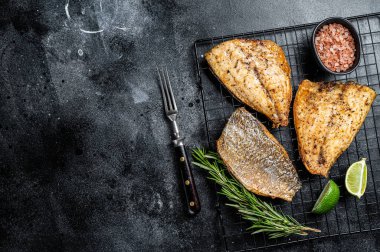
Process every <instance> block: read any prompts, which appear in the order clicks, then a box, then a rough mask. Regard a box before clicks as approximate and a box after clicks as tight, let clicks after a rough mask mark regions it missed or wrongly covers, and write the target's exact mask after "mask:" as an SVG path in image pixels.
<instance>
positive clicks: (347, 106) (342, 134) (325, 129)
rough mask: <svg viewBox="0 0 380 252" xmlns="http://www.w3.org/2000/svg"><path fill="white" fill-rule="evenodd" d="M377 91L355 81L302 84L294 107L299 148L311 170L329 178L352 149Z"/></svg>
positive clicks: (303, 159) (304, 161) (307, 166)
mask: <svg viewBox="0 0 380 252" xmlns="http://www.w3.org/2000/svg"><path fill="white" fill-rule="evenodd" d="M375 98H376V92H375V91H373V90H372V89H371V88H369V87H367V86H362V85H358V84H357V83H354V82H347V83H339V82H329V83H324V82H311V81H309V80H304V81H302V82H301V84H300V86H299V88H298V91H297V94H296V98H295V101H294V105H293V113H294V124H295V128H296V132H297V140H298V149H299V153H300V155H301V158H302V161H303V163H304V165H305V166H306V168H307V169H308V171H309V172H310V173H312V174H319V175H323V176H325V177H328V173H329V171H330V168H331V167H332V165H333V164H334V163H335V162H336V160H337V159H338V158H339V156H340V155H341V154H342V153H343V152H344V151H345V150H346V149H347V148H348V147H349V146H350V144H351V142H352V140H353V139H354V137H355V135H356V133H357V132H358V131H359V129H360V127H361V125H362V124H363V122H364V120H365V118H366V116H367V114H368V111H369V110H370V108H371V104H372V102H373V101H374V100H375Z"/></svg>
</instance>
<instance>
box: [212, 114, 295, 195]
mask: <svg viewBox="0 0 380 252" xmlns="http://www.w3.org/2000/svg"><path fill="white" fill-rule="evenodd" d="M217 150H218V153H219V155H220V157H221V158H222V160H223V162H224V163H225V165H226V167H227V169H228V171H229V172H230V173H231V174H232V175H233V176H234V177H235V178H236V179H237V180H239V181H240V183H241V184H242V185H243V186H244V187H245V188H247V190H249V191H251V192H253V193H255V194H258V195H262V196H267V197H271V198H281V199H284V200H287V201H291V200H292V198H293V196H294V195H295V193H296V192H297V191H298V190H299V189H300V188H301V182H300V180H299V178H298V174H297V172H296V169H295V168H294V166H293V164H292V162H291V161H290V159H289V156H288V154H287V153H286V150H285V149H284V148H283V147H282V145H281V144H280V143H279V142H278V141H277V140H276V138H275V137H274V136H273V135H272V134H271V133H270V132H269V131H268V130H267V129H266V128H265V126H264V125H262V124H261V123H260V122H259V121H258V120H257V119H256V118H255V117H254V116H253V115H252V114H251V113H249V112H248V111H247V110H246V109H245V108H238V109H237V110H236V111H235V112H234V113H233V114H232V116H231V117H230V119H229V120H228V123H227V125H226V126H225V128H224V130H223V133H222V135H221V137H220V138H219V139H218V141H217Z"/></svg>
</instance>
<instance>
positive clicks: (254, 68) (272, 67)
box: [205, 39, 292, 127]
mask: <svg viewBox="0 0 380 252" xmlns="http://www.w3.org/2000/svg"><path fill="white" fill-rule="evenodd" d="M205 58H206V60H207V62H208V64H209V66H210V68H211V70H212V72H213V73H214V74H215V75H216V77H217V78H218V79H219V80H220V82H221V83H222V84H223V85H224V86H225V87H226V88H227V89H228V90H229V91H230V92H231V93H232V95H233V96H234V97H235V98H237V99H238V100H240V101H241V102H242V103H244V104H246V105H248V106H249V107H251V108H252V109H254V110H256V111H258V112H260V113H262V114H264V115H266V116H267V117H268V118H269V119H270V120H271V121H272V122H273V127H278V126H279V125H281V126H286V125H288V116H289V108H290V102H291V100H292V86H291V84H290V67H289V64H288V62H287V61H286V58H285V54H284V52H283V50H282V49H281V47H280V46H278V45H277V44H276V43H274V42H273V41H270V40H249V39H233V40H229V41H226V42H223V43H221V44H219V45H217V46H215V47H213V48H212V49H211V50H210V51H209V52H207V53H206V54H205Z"/></svg>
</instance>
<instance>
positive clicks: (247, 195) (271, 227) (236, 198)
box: [192, 148, 320, 239]
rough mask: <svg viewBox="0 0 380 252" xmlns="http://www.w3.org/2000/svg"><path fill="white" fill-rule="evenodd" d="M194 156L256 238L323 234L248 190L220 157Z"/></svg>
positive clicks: (200, 152)
mask: <svg viewBox="0 0 380 252" xmlns="http://www.w3.org/2000/svg"><path fill="white" fill-rule="evenodd" d="M192 156H193V158H194V160H195V162H193V164H194V165H196V166H198V167H200V168H202V169H204V170H206V171H208V173H209V177H208V178H209V179H210V180H212V181H214V182H215V183H216V184H218V185H219V186H220V187H221V189H220V191H219V192H218V193H219V194H221V195H224V196H226V197H227V198H228V199H229V200H230V201H231V203H228V204H226V205H228V206H230V207H233V208H235V209H236V210H237V211H238V212H239V213H240V214H241V215H242V218H243V219H245V220H248V221H250V222H251V223H252V224H251V226H250V227H249V228H248V229H247V230H253V232H252V234H257V233H266V234H268V236H269V238H271V239H273V238H279V237H286V236H289V235H295V234H296V235H307V232H320V230H318V229H314V228H310V227H306V226H302V225H301V224H300V223H299V222H298V221H297V220H295V219H294V218H293V217H291V216H289V215H285V214H284V213H283V212H282V211H278V210H277V209H275V208H274V207H273V206H272V205H271V204H269V203H267V202H265V201H263V200H261V199H259V198H257V197H256V196H255V195H254V194H253V193H251V192H249V191H248V190H247V189H245V187H244V186H243V185H241V184H240V183H239V182H238V181H237V180H236V179H235V178H234V177H232V176H230V175H229V174H228V173H226V172H225V171H226V168H225V166H224V164H223V161H222V160H221V159H220V158H219V155H218V154H217V153H215V152H211V151H206V150H205V149H200V148H196V149H194V150H193V153H192Z"/></svg>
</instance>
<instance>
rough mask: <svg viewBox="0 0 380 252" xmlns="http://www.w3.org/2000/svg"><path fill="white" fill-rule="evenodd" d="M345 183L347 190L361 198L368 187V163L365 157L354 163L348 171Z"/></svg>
mask: <svg viewBox="0 0 380 252" xmlns="http://www.w3.org/2000/svg"><path fill="white" fill-rule="evenodd" d="M345 185H346V189H347V191H348V192H349V193H350V194H352V195H354V196H356V197H358V199H360V197H361V196H363V194H364V192H365V188H366V187H367V165H366V163H365V158H363V159H362V160H360V161H358V162H355V163H353V164H352V165H351V166H350V168H348V170H347V173H346V179H345Z"/></svg>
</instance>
